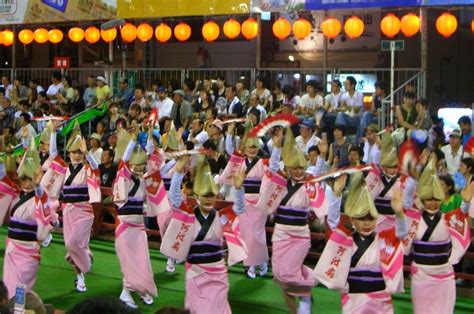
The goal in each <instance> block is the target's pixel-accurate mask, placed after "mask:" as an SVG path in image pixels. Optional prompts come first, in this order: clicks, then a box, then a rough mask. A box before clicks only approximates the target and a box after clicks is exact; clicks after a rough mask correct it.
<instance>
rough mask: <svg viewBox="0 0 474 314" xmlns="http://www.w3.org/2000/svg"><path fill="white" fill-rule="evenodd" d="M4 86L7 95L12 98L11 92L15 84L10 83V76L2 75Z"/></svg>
mask: <svg viewBox="0 0 474 314" xmlns="http://www.w3.org/2000/svg"><path fill="white" fill-rule="evenodd" d="M2 87H3V88H4V89H5V96H7V97H8V98H10V92H11V91H12V89H13V85H12V84H11V83H10V78H9V77H8V76H5V75H4V76H2Z"/></svg>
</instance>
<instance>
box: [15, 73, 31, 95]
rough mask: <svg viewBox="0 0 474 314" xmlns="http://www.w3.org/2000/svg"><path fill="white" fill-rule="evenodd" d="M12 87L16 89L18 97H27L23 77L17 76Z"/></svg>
mask: <svg viewBox="0 0 474 314" xmlns="http://www.w3.org/2000/svg"><path fill="white" fill-rule="evenodd" d="M13 88H14V89H16V91H17V93H18V96H19V98H20V99H25V98H27V97H28V95H27V94H28V87H26V85H25V82H24V81H23V79H21V78H19V77H17V78H15V80H14V81H13Z"/></svg>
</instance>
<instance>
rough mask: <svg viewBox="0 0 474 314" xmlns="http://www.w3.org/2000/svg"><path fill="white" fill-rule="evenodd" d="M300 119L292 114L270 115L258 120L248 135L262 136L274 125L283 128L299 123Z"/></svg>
mask: <svg viewBox="0 0 474 314" xmlns="http://www.w3.org/2000/svg"><path fill="white" fill-rule="evenodd" d="M299 122H300V120H299V119H298V117H296V116H294V115H292V114H286V113H282V114H277V115H275V116H271V117H268V118H266V119H265V120H263V121H262V122H260V123H259V124H258V125H257V126H256V127H254V128H253V129H252V130H251V131H250V132H249V137H262V136H264V135H265V134H267V132H268V131H269V130H270V129H271V128H274V127H276V126H281V127H283V128H287V127H289V126H291V125H293V124H297V123H299Z"/></svg>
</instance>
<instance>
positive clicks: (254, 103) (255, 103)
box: [246, 94, 267, 121]
mask: <svg viewBox="0 0 474 314" xmlns="http://www.w3.org/2000/svg"><path fill="white" fill-rule="evenodd" d="M254 108H255V109H257V110H258V111H260V121H263V120H265V118H266V117H267V111H266V110H265V108H264V107H263V106H262V105H260V104H259V97H258V95H257V94H252V95H250V98H249V108H248V109H247V114H246V115H247V116H248V114H249V113H250V111H251V110H252V109H254Z"/></svg>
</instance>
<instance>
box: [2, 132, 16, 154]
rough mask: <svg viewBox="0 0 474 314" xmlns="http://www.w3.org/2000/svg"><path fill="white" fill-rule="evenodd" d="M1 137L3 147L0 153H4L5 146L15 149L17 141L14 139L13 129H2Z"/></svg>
mask: <svg viewBox="0 0 474 314" xmlns="http://www.w3.org/2000/svg"><path fill="white" fill-rule="evenodd" d="M1 137H2V140H3V146H2V149H1V150H0V151H5V147H7V146H11V147H15V146H16V145H18V140H17V139H16V137H15V129H13V127H7V128H4V129H3V132H2V136H1Z"/></svg>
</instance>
